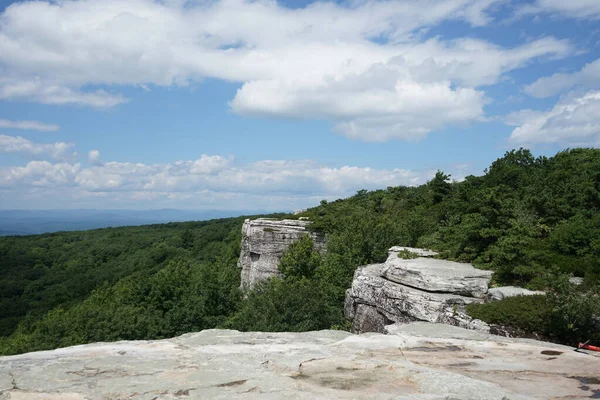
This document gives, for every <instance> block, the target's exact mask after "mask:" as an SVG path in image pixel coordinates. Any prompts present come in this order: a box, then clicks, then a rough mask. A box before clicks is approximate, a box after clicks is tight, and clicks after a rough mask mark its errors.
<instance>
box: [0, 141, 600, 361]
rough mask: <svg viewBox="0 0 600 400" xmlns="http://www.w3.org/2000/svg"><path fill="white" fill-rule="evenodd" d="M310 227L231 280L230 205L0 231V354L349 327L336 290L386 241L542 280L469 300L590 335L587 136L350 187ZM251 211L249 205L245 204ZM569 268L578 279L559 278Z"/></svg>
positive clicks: (596, 200) (599, 210) (591, 172)
mask: <svg viewBox="0 0 600 400" xmlns="http://www.w3.org/2000/svg"><path fill="white" fill-rule="evenodd" d="M300 216H306V217H309V218H310V219H311V220H312V221H313V223H312V226H311V229H319V230H322V231H324V232H325V234H326V235H327V238H328V244H327V251H326V253H324V254H323V255H322V254H319V253H316V252H314V251H313V250H312V243H311V242H310V239H309V238H308V237H306V238H305V239H303V240H301V241H299V242H297V243H296V244H294V245H292V246H291V247H290V249H289V250H288V251H287V252H286V254H285V255H284V257H283V258H282V260H281V263H280V266H279V268H280V271H281V272H282V273H283V274H284V278H282V279H279V278H273V279H271V280H270V281H269V282H265V283H263V284H261V285H259V286H258V287H256V288H255V289H254V290H253V291H251V292H249V293H241V292H240V290H239V284H240V278H239V275H240V274H239V272H240V271H239V269H238V267H237V259H238V256H239V249H240V239H241V226H242V223H243V220H244V218H246V217H240V218H229V219H220V220H211V221H202V222H185V223H169V224H160V225H148V226H141V227H121V228H107V229H98V230H90V231H79V232H60V233H53V234H44V235H36V236H22V237H19V236H10V237H3V238H0V354H17V353H23V352H28V351H34V350H44V349H52V348H57V347H63V346H69V345H74V344H81V343H90V342H97V341H115V340H133V339H160V338H166V337H172V336H176V335H179V334H183V333H185V332H191V331H198V330H202V329H207V328H215V327H217V328H229V329H238V330H243V331H250V330H255V331H307V330H317V329H349V323H348V321H347V320H346V319H345V318H344V315H343V301H344V293H345V290H346V289H347V288H348V287H349V285H350V282H351V280H352V276H353V273H354V271H355V269H356V268H357V267H358V266H361V265H365V264H369V263H375V262H382V261H384V260H385V258H386V256H387V249H388V248H389V247H391V246H394V245H403V246H413V247H424V248H430V249H434V250H438V251H440V252H441V256H442V257H443V258H446V259H451V260H457V261H463V262H471V263H473V264H474V265H475V266H477V267H481V268H485V269H492V270H494V271H495V273H494V278H493V284H494V285H509V284H511V285H518V286H524V287H527V288H530V289H542V290H546V291H547V293H548V295H547V296H531V297H517V298H510V299H506V300H503V301H500V302H495V303H489V304H485V305H477V306H470V307H469V310H468V311H469V313H470V314H471V315H472V316H474V317H476V318H480V319H483V320H484V321H486V322H489V323H494V324H500V325H506V326H512V327H514V328H516V329H519V330H521V331H523V332H526V333H536V334H540V335H542V337H544V338H547V339H548V340H553V341H556V342H561V343H566V344H576V343H577V341H585V340H588V339H591V340H596V341H597V340H600V334H599V329H598V325H600V320H599V315H600V290H599V288H600V150H598V149H586V148H577V149H569V150H565V151H562V152H560V153H558V154H556V155H555V156H553V157H545V156H540V157H535V156H534V155H533V154H532V153H531V152H530V151H529V150H526V149H519V150H512V151H509V152H507V153H506V154H505V155H504V156H503V157H502V158H500V159H498V160H496V161H494V162H493V163H492V164H491V165H490V166H489V168H487V169H486V170H485V172H484V174H483V175H482V176H468V177H466V179H464V180H462V181H460V182H456V181H453V180H452V177H451V176H449V175H447V174H445V173H444V172H443V171H438V172H437V174H436V175H435V177H434V178H433V179H431V180H430V181H429V182H428V183H426V184H424V185H421V186H418V187H407V186H399V187H388V188H386V189H381V190H376V191H366V190H361V191H359V192H357V193H356V194H355V195H354V196H352V197H350V198H347V199H340V200H336V201H333V202H327V201H325V200H323V201H322V202H321V204H319V205H317V206H315V207H314V208H310V209H308V210H307V211H306V212H304V213H303V214H300V215H295V216H292V215H282V214H277V215H272V217H276V218H298V217H300ZM255 217H257V216H253V217H251V218H255ZM573 276H577V277H582V278H583V284H582V285H579V286H576V285H573V284H571V283H569V278H570V277H573Z"/></svg>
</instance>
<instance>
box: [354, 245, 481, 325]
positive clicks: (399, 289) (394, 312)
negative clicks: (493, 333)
mask: <svg viewBox="0 0 600 400" xmlns="http://www.w3.org/2000/svg"><path fill="white" fill-rule="evenodd" d="M402 249H403V248H399V247H393V248H392V249H390V254H389V257H388V259H387V261H386V262H385V263H384V264H373V265H367V266H365V267H361V268H359V269H357V270H356V272H355V274H354V279H353V281H352V287H351V288H350V289H348V291H347V292H346V304H345V313H346V317H348V318H349V319H351V320H352V328H353V330H354V331H355V332H357V333H363V332H382V333H383V332H385V325H387V324H389V323H391V322H404V323H405V322H409V321H427V322H438V323H445V324H449V325H455V326H460V327H463V328H468V329H475V330H480V331H485V332H488V331H489V326H488V325H487V324H485V323H484V322H482V321H479V320H473V319H472V318H471V317H469V316H468V315H467V314H466V312H465V306H466V305H467V304H470V303H482V302H483V301H484V297H485V294H486V293H487V288H488V284H489V281H490V280H491V276H492V272H491V271H483V270H477V269H475V268H473V266H471V265H470V264H462V263H455V262H450V261H444V260H435V259H431V258H426V257H419V258H415V259H410V260H405V259H401V258H399V257H398V255H397V252H398V251H399V250H402ZM409 250H410V251H411V252H415V253H417V254H422V255H433V254H435V253H433V254H431V253H427V252H425V251H420V252H417V251H413V250H419V249H409ZM375 314H380V315H381V317H380V318H377V317H376V316H375Z"/></svg>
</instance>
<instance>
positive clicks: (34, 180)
mask: <svg viewBox="0 0 600 400" xmlns="http://www.w3.org/2000/svg"><path fill="white" fill-rule="evenodd" d="M79 169H80V164H79V163H77V164H69V163H64V162H63V163H57V164H52V163H50V162H48V161H31V162H30V163H28V164H27V165H26V166H25V167H5V168H0V185H2V186H15V185H30V186H34V187H41V186H47V187H51V188H56V187H60V186H68V185H71V184H72V183H73V182H74V179H75V176H76V174H77V172H78V171H79Z"/></svg>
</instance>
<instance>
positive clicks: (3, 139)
mask: <svg viewBox="0 0 600 400" xmlns="http://www.w3.org/2000/svg"><path fill="white" fill-rule="evenodd" d="M73 147H74V145H73V144H72V143H65V142H56V143H36V142H32V141H31V140H28V139H25V138H23V137H21V136H8V135H0V153H20V154H24V155H27V156H29V157H33V158H39V157H42V158H46V157H49V158H52V159H55V160H68V159H72V158H73V157H75V155H76V154H75V153H73V151H72V150H73Z"/></svg>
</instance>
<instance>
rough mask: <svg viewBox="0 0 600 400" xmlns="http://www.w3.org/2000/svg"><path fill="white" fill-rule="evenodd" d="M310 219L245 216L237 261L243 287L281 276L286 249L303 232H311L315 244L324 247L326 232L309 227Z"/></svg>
mask: <svg viewBox="0 0 600 400" xmlns="http://www.w3.org/2000/svg"><path fill="white" fill-rule="evenodd" d="M309 225H310V221H298V220H275V219H269V218H259V219H256V220H246V221H245V222H244V225H243V227H242V244H241V252H240V259H239V262H238V265H239V266H240V267H241V269H242V272H241V282H242V288H244V289H248V288H252V287H253V286H254V285H255V284H256V283H258V282H260V281H263V280H266V279H269V278H271V277H272V276H278V275H279V270H278V269H277V266H278V265H279V260H280V259H281V256H282V254H283V252H284V251H285V250H286V249H287V248H288V247H289V246H290V244H292V243H293V242H295V241H297V240H298V239H300V238H301V237H302V236H303V235H310V236H311V237H312V238H313V240H314V241H315V248H316V249H317V250H319V251H324V250H325V246H326V243H325V237H324V235H323V234H320V233H317V232H313V231H310V230H309V229H308V226H309Z"/></svg>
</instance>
